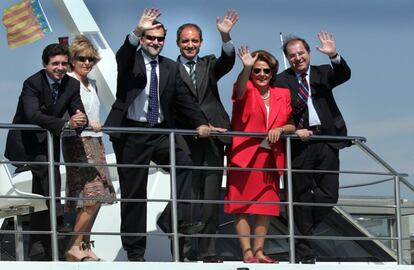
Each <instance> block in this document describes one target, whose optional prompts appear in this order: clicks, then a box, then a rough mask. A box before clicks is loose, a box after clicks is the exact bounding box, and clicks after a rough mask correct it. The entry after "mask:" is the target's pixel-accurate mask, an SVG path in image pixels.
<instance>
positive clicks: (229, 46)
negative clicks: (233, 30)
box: [222, 40, 234, 56]
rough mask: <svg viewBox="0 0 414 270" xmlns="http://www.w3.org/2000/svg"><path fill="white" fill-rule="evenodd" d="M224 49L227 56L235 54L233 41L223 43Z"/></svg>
mask: <svg viewBox="0 0 414 270" xmlns="http://www.w3.org/2000/svg"><path fill="white" fill-rule="evenodd" d="M222 49H223V51H224V53H225V54H226V55H227V56H230V55H232V54H233V53H234V45H233V41H231V40H229V41H227V42H223V45H222Z"/></svg>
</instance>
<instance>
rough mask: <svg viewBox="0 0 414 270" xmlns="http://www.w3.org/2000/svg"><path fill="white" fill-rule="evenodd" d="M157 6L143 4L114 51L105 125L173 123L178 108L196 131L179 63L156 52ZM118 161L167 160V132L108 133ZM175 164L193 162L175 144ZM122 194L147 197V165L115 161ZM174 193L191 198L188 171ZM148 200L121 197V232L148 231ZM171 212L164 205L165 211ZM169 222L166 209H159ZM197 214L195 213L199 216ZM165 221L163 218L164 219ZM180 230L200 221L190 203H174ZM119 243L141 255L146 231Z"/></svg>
mask: <svg viewBox="0 0 414 270" xmlns="http://www.w3.org/2000/svg"><path fill="white" fill-rule="evenodd" d="M160 15H161V13H160V11H159V10H158V9H145V10H144V12H143V14H142V16H141V18H140V20H139V22H138V25H137V27H136V28H135V29H134V30H133V31H132V32H131V33H130V34H129V35H128V36H127V38H126V40H125V42H124V44H123V45H122V46H121V48H120V49H119V50H118V52H117V54H116V59H117V64H118V82H117V94H116V97H117V99H116V101H115V103H114V104H113V105H112V110H111V111H110V113H109V115H108V118H107V120H106V123H105V126H110V127H140V128H174V127H175V122H174V121H175V120H174V115H175V112H176V111H179V112H181V113H182V114H183V115H186V117H187V118H186V119H187V121H189V122H190V123H191V125H192V127H197V128H196V130H197V133H198V136H200V137H205V136H208V134H209V132H210V130H215V129H212V128H210V127H209V125H208V121H207V120H206V118H205V117H204V115H203V113H202V112H201V110H200V108H199V107H198V106H197V103H196V101H195V100H194V99H193V98H192V96H191V95H189V93H188V92H187V91H186V89H185V88H184V87H183V81H182V79H181V77H180V71H179V66H178V64H177V63H176V62H174V61H172V60H171V59H168V58H166V57H163V56H160V55H159V54H160V52H161V50H162V48H163V46H164V40H165V35H166V29H165V27H164V26H163V25H162V24H161V23H160V22H159V21H157V20H156V19H157V18H158V17H159V16H160ZM110 136H111V141H112V143H113V148H114V152H115V155H116V158H117V163H118V164H139V165H149V163H150V161H154V162H155V163H156V164H158V165H168V164H170V160H169V155H170V151H169V149H170V146H169V136H168V135H166V134H139V133H123V134H119V133H111V134H110ZM175 151H176V160H177V162H176V163H177V165H183V166H191V165H192V162H191V159H190V158H189V156H188V155H187V154H186V153H185V152H184V151H183V150H182V149H181V148H180V147H179V146H178V145H175ZM118 174H119V182H120V187H121V197H122V198H123V199H146V198H147V177H148V168H130V167H118ZM177 193H178V194H177V197H178V198H179V199H189V198H191V171H190V170H184V169H177ZM146 212H147V204H146V202H122V203H121V232H122V233H146V231H147V230H146V222H147V221H146V217H147V213H146ZM169 212H170V207H167V208H166V210H165V213H169ZM163 216H164V218H165V219H167V220H168V221H165V222H166V223H170V215H169V214H164V215H163ZM197 220H199V219H197ZM165 222H164V223H165ZM178 222H179V224H178V225H179V231H180V232H181V233H188V234H189V233H196V232H198V231H199V230H200V229H201V228H202V227H203V226H202V224H201V223H200V222H194V220H192V219H191V208H190V205H189V204H188V203H181V204H179V205H178ZM121 239H122V245H123V247H124V249H125V250H126V252H127V254H128V259H129V260H130V261H144V253H145V247H146V237H145V236H122V237H121Z"/></svg>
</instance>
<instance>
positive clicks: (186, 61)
mask: <svg viewBox="0 0 414 270" xmlns="http://www.w3.org/2000/svg"><path fill="white" fill-rule="evenodd" d="M179 61H180V63H181V64H183V65H187V63H188V62H190V61H194V63H196V64H197V61H198V55H197V56H196V57H194V58H193V59H191V60H189V59H187V58H185V57H184V56H182V55H180V57H179Z"/></svg>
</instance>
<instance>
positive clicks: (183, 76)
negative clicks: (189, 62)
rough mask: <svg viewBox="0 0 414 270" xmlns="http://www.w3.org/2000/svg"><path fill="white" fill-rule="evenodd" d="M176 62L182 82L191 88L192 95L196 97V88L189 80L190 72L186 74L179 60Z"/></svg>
mask: <svg viewBox="0 0 414 270" xmlns="http://www.w3.org/2000/svg"><path fill="white" fill-rule="evenodd" d="M178 63H179V65H180V75H181V78H182V79H183V81H184V84H185V85H186V86H187V87H188V88H189V89H190V90H191V92H192V93H193V95H194V96H195V97H197V90H196V89H195V87H194V84H193V82H192V81H191V78H190V74H188V72H187V70H186V69H185V67H184V65H183V64H182V63H181V62H179V61H178Z"/></svg>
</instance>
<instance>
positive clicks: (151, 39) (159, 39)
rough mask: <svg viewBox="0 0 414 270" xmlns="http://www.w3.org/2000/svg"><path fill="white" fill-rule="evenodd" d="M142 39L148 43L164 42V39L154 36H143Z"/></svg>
mask: <svg viewBox="0 0 414 270" xmlns="http://www.w3.org/2000/svg"><path fill="white" fill-rule="evenodd" d="M144 38H145V39H148V40H150V41H154V40H158V42H163V41H164V40H165V37H156V36H150V35H145V36H144Z"/></svg>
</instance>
